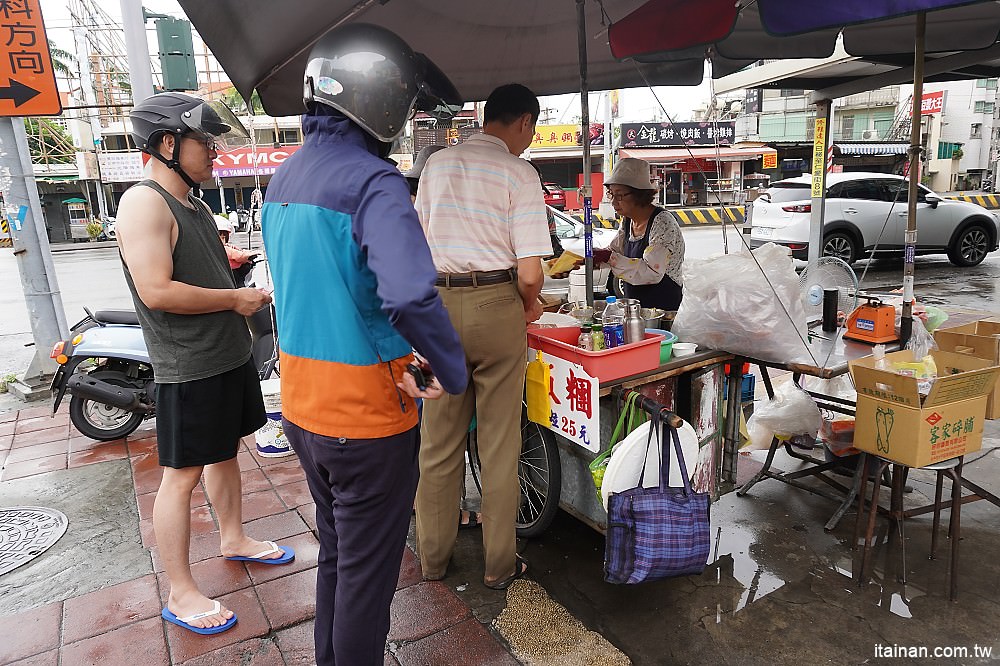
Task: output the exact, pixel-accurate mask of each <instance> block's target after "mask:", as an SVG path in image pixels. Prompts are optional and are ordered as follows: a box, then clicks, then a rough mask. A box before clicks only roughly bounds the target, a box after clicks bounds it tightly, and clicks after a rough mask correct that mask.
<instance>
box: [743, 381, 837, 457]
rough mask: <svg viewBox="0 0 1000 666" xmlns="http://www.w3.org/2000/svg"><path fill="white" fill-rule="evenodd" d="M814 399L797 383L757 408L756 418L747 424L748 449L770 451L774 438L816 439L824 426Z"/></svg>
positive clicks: (791, 384) (776, 392)
mask: <svg viewBox="0 0 1000 666" xmlns="http://www.w3.org/2000/svg"><path fill="white" fill-rule="evenodd" d="M822 420H823V417H822V416H821V415H820V413H819V407H817V406H816V403H815V401H813V399H812V396H810V395H809V394H808V393H806V392H805V391H803V390H802V389H801V388H799V387H798V386H797V385H796V384H795V383H794V382H787V383H785V384H782V385H781V386H779V387H778V388H776V389H775V390H774V398H773V399H771V400H768V401H767V402H765V403H763V404H761V405H759V406H757V407H755V408H754V413H753V416H751V417H750V420H749V421H747V433H748V434H749V435H750V443H749V444H748V445H747V446H745V447H743V448H744V449H748V450H754V449H766V448H769V447H770V446H771V438H772V437H773V436H775V435H777V436H779V437H784V438H788V437H793V436H795V435H809V436H811V437H815V436H816V433H817V432H818V431H819V427H820V425H822Z"/></svg>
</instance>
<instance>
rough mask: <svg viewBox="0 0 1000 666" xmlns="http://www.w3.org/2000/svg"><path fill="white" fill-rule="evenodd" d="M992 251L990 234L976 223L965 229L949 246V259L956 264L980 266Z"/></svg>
mask: <svg viewBox="0 0 1000 666" xmlns="http://www.w3.org/2000/svg"><path fill="white" fill-rule="evenodd" d="M989 252H990V234H989V232H988V231H987V230H986V229H985V228H984V227H982V226H980V225H978V224H974V225H972V226H970V227H967V228H966V229H963V230H962V231H961V232H959V234H958V235H957V236H955V241H954V242H953V243H952V244H951V247H949V248H948V259H950V260H951V263H953V264H955V265H956V266H978V265H979V264H981V263H983V260H984V259H985V258H986V255H987V254H989Z"/></svg>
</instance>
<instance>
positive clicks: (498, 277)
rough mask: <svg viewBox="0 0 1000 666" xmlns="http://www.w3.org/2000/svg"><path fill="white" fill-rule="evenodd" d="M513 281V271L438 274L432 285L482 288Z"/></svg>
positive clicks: (509, 269)
mask: <svg viewBox="0 0 1000 666" xmlns="http://www.w3.org/2000/svg"><path fill="white" fill-rule="evenodd" d="M513 281H514V269H513V268H508V269H507V270H504V271H472V272H471V273H438V276H437V281H436V282H435V283H434V284H436V285H437V286H439V287H484V286H487V285H491V284H504V283H505V282H513Z"/></svg>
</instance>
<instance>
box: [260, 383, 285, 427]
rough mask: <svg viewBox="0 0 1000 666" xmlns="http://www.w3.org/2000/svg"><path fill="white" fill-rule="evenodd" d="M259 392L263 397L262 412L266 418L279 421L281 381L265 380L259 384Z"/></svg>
mask: <svg viewBox="0 0 1000 666" xmlns="http://www.w3.org/2000/svg"><path fill="white" fill-rule="evenodd" d="M260 392H261V394H263V396H264V411H265V412H267V417H268V418H270V419H275V420H277V421H280V420H281V380H280V379H265V380H263V381H262V382H261V383H260Z"/></svg>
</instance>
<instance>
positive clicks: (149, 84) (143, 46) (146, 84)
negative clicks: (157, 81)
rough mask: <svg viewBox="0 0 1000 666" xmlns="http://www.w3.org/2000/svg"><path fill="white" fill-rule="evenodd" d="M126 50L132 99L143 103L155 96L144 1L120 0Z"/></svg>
mask: <svg viewBox="0 0 1000 666" xmlns="http://www.w3.org/2000/svg"><path fill="white" fill-rule="evenodd" d="M120 2H121V9H122V28H123V29H124V30H125V48H126V50H127V51H128V69H129V79H130V81H131V83H132V99H133V100H135V102H137V103H138V102H141V101H142V100H144V99H146V98H147V97H149V96H150V95H152V94H153V71H152V70H151V69H150V66H149V42H147V41H146V18H145V16H144V15H143V13H142V0H120Z"/></svg>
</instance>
